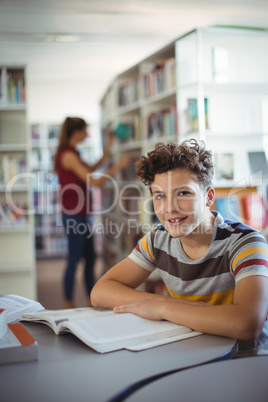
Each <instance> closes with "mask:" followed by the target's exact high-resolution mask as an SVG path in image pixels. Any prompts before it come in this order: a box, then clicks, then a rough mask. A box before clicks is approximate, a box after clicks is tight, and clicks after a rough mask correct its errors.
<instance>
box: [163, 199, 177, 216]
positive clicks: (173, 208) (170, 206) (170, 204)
mask: <svg viewBox="0 0 268 402" xmlns="http://www.w3.org/2000/svg"><path fill="white" fill-rule="evenodd" d="M179 204H180V203H179V200H178V198H177V197H174V196H170V197H167V198H166V202H165V205H164V208H165V213H167V214H172V213H174V212H180V211H181V208H180V205H179Z"/></svg>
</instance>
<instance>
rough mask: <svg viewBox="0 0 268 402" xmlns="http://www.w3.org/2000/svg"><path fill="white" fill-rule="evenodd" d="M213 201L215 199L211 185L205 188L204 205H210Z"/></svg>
mask: <svg viewBox="0 0 268 402" xmlns="http://www.w3.org/2000/svg"><path fill="white" fill-rule="evenodd" d="M214 201H215V189H214V188H213V187H209V188H208V189H207V200H206V206H207V207H211V205H212V204H213V202H214Z"/></svg>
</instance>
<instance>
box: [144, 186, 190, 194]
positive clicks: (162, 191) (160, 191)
mask: <svg viewBox="0 0 268 402" xmlns="http://www.w3.org/2000/svg"><path fill="white" fill-rule="evenodd" d="M183 189H188V190H191V189H192V188H191V187H190V186H188V185H186V184H185V185H183V186H179V187H176V188H174V189H173V190H172V191H173V192H176V191H181V190H183ZM151 192H152V194H157V193H160V194H162V193H165V191H164V190H153V189H152V188H151Z"/></svg>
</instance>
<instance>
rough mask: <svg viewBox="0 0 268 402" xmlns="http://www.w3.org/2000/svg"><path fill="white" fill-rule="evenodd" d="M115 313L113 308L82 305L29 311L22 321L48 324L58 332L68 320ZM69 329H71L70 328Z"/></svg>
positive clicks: (62, 329)
mask: <svg viewBox="0 0 268 402" xmlns="http://www.w3.org/2000/svg"><path fill="white" fill-rule="evenodd" d="M109 314H114V313H113V311H112V310H106V309H97V308H92V307H82V308H73V309H62V310H43V311H39V312H35V313H27V314H23V315H22V316H20V321H33V322H36V323H41V324H46V325H48V326H49V327H50V328H52V329H53V331H54V332H55V333H56V334H58V333H59V332H60V331H62V332H64V331H65V330H64V327H63V325H62V326H61V329H60V330H59V329H58V326H59V325H60V324H64V323H67V322H70V321H71V322H75V321H76V320H77V319H80V320H82V321H83V320H84V319H88V318H90V317H95V316H98V315H101V316H103V315H109ZM68 331H69V329H68Z"/></svg>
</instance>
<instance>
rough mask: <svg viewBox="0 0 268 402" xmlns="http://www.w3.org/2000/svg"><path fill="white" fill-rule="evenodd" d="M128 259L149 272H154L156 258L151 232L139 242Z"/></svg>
mask: <svg viewBox="0 0 268 402" xmlns="http://www.w3.org/2000/svg"><path fill="white" fill-rule="evenodd" d="M128 257H129V258H130V259H131V260H132V261H134V262H136V263H137V264H138V265H140V266H141V267H142V268H144V269H147V270H148V271H151V272H152V271H153V270H154V269H155V257H154V253H153V246H152V240H151V232H148V233H147V234H146V235H145V236H144V237H143V238H142V239H140V240H139V242H138V244H137V246H136V247H135V248H134V249H133V250H132V252H131V253H130V254H129V256H128Z"/></svg>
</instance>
